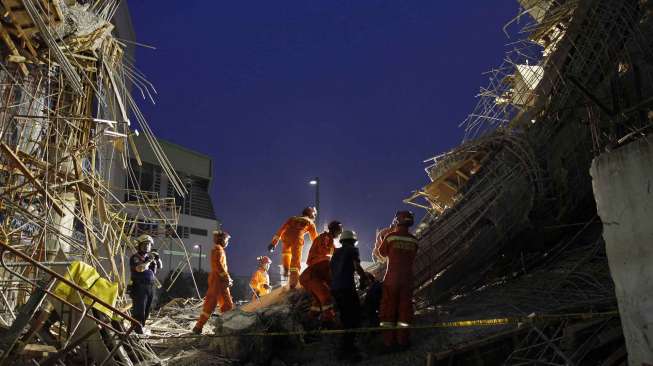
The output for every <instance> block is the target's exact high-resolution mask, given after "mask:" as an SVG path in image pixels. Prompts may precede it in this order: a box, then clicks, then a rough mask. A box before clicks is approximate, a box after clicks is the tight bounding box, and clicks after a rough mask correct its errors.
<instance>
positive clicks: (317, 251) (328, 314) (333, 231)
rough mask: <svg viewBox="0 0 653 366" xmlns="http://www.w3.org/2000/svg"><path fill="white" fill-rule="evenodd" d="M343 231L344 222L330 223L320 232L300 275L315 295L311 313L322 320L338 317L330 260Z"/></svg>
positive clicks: (313, 295) (305, 286) (303, 284)
mask: <svg viewBox="0 0 653 366" xmlns="http://www.w3.org/2000/svg"><path fill="white" fill-rule="evenodd" d="M341 233H342V224H341V223H340V222H338V221H332V222H330V223H329V226H328V230H327V231H325V232H323V233H322V234H320V235H319V236H318V237H317V238H316V239H315V240H314V241H313V243H312V244H311V249H310V250H309V252H308V259H307V260H306V264H307V265H308V267H307V268H306V269H305V270H304V272H302V274H301V276H299V283H301V285H302V287H303V288H304V289H306V291H308V292H309V293H310V294H311V295H312V297H313V303H312V305H311V312H310V315H311V317H313V318H317V317H319V316H320V315H321V320H322V322H325V323H327V322H332V321H333V320H335V318H336V312H335V310H334V309H333V302H332V300H331V269H330V268H329V262H330V261H331V256H332V255H333V251H334V250H335V249H336V247H335V245H334V240H335V239H336V238H337V237H338V236H339V235H340V234H341Z"/></svg>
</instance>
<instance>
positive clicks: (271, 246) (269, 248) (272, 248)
mask: <svg viewBox="0 0 653 366" xmlns="http://www.w3.org/2000/svg"><path fill="white" fill-rule="evenodd" d="M274 247H275V245H274V244H270V245H268V251H269V252H270V253H273V252H274Z"/></svg>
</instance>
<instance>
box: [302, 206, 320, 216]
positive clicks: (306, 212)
mask: <svg viewBox="0 0 653 366" xmlns="http://www.w3.org/2000/svg"><path fill="white" fill-rule="evenodd" d="M315 215H317V209H316V208H315V207H306V208H305V209H304V211H302V216H308V217H315Z"/></svg>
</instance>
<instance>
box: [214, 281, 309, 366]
mask: <svg viewBox="0 0 653 366" xmlns="http://www.w3.org/2000/svg"><path fill="white" fill-rule="evenodd" d="M268 296H270V298H269V299H267V300H266V299H265V298H266V297H267V296H266V297H263V298H262V299H261V302H262V303H264V304H265V306H259V307H256V308H253V307H255V305H256V304H255V303H252V304H251V305H250V306H247V307H244V308H245V309H244V310H243V309H235V310H233V311H230V312H228V313H225V314H223V315H222V316H220V317H218V318H217V319H216V320H215V322H214V325H215V334H216V337H214V338H212V340H211V347H212V348H213V349H214V350H215V351H216V352H218V353H220V354H221V355H223V356H224V357H227V358H230V359H237V360H239V361H241V362H245V363H246V362H253V363H255V364H262V363H266V362H270V361H271V360H273V359H275V358H285V357H286V356H287V355H288V354H292V353H293V352H295V351H298V350H301V349H302V348H303V345H304V339H303V337H302V336H282V337H279V336H269V337H265V336H249V335H248V334H253V333H256V334H260V333H268V334H269V333H277V332H301V331H303V330H305V329H307V328H310V327H311V326H312V325H313V324H312V322H311V319H309V318H308V317H307V314H308V308H309V306H310V295H309V294H308V293H306V291H304V290H301V289H296V290H288V289H286V288H280V289H277V290H275V292H274V293H273V294H270V295H268ZM281 352H282V353H283V354H280V353H281Z"/></svg>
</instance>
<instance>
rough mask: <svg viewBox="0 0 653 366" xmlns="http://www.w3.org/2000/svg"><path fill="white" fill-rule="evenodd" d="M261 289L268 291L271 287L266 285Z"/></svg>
mask: <svg viewBox="0 0 653 366" xmlns="http://www.w3.org/2000/svg"><path fill="white" fill-rule="evenodd" d="M263 288H264V289H266V290H269V289H270V288H271V287H270V285H268V284H267V283H266V284H264V285H263Z"/></svg>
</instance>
